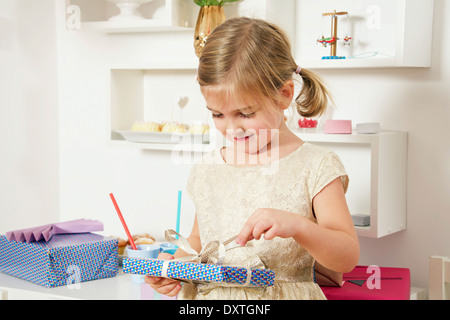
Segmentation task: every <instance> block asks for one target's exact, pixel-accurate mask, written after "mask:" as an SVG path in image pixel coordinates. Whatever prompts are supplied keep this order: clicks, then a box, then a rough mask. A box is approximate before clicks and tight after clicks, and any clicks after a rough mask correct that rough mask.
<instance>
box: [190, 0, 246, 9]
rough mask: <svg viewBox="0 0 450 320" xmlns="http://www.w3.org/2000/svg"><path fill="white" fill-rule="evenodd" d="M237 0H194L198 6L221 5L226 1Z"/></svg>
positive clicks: (234, 0)
mask: <svg viewBox="0 0 450 320" xmlns="http://www.w3.org/2000/svg"><path fill="white" fill-rule="evenodd" d="M236 1H239V0H194V3H195V4H197V5H199V6H202V7H203V6H223V5H224V4H225V3H227V2H236Z"/></svg>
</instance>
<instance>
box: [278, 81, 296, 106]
mask: <svg viewBox="0 0 450 320" xmlns="http://www.w3.org/2000/svg"><path fill="white" fill-rule="evenodd" d="M278 91H279V93H280V97H281V101H280V102H281V103H280V107H281V109H283V110H285V109H287V108H289V106H290V105H291V103H292V99H294V81H292V80H288V81H286V82H285V83H284V84H283V86H282V87H281V88H280V89H279V90H278Z"/></svg>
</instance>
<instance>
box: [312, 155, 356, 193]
mask: <svg viewBox="0 0 450 320" xmlns="http://www.w3.org/2000/svg"><path fill="white" fill-rule="evenodd" d="M316 170H317V171H316V178H315V182H314V185H313V186H312V188H311V190H312V194H311V199H313V198H314V197H315V196H316V195H317V194H318V193H319V192H320V191H322V189H323V188H325V187H326V186H327V185H328V184H330V183H331V182H332V181H333V180H335V179H336V178H339V177H340V178H341V181H342V186H343V187H344V192H347V189H348V183H349V178H348V175H347V172H346V171H345V168H344V165H343V164H342V162H341V159H340V158H339V157H338V155H336V154H335V153H334V152H329V153H327V154H326V155H325V156H324V157H323V158H322V161H321V162H320V165H319V166H318V167H317V169H316ZM313 181H314V179H313Z"/></svg>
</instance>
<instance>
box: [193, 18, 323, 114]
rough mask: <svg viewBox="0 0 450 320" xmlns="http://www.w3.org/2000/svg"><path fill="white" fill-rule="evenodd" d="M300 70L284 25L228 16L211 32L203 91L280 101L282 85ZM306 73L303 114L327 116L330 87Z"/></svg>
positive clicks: (202, 68) (300, 100)
mask: <svg viewBox="0 0 450 320" xmlns="http://www.w3.org/2000/svg"><path fill="white" fill-rule="evenodd" d="M297 68H298V65H297V64H296V62H295V60H294V58H293V57H292V53H291V45H290V42H289V39H288V37H287V36H286V34H285V33H284V32H283V31H282V30H281V29H280V28H279V27H277V26H276V25H274V24H272V23H269V22H266V21H264V20H259V19H251V18H246V17H241V18H234V19H230V20H227V21H226V22H224V23H223V24H222V25H220V26H219V27H217V28H216V29H215V30H214V31H213V32H212V33H211V34H210V35H209V36H208V38H207V40H206V44H205V46H204V48H203V51H202V53H201V56H200V64H199V68H198V81H199V84H200V86H201V88H202V90H208V89H213V90H216V92H219V93H222V94H225V95H230V94H231V95H234V96H235V97H241V98H242V99H243V101H250V100H251V99H258V100H259V102H260V103H265V102H269V103H272V104H276V105H277V104H278V103H279V101H280V98H281V97H280V93H279V89H280V88H281V87H282V86H283V85H284V84H285V83H286V81H288V80H292V79H293V74H294V72H295V71H296V70H297ZM300 75H301V77H302V79H303V86H302V90H301V92H300V94H299V95H298V97H296V99H295V101H296V103H297V111H298V113H299V114H300V115H301V116H303V117H314V116H318V115H321V114H323V113H324V112H325V110H326V107H327V105H328V99H329V97H330V94H329V92H328V90H327V88H326V86H325V85H324V83H323V82H322V80H321V79H320V77H319V76H318V75H317V74H315V73H314V72H312V71H309V70H306V69H302V70H301V71H300ZM261 99H263V100H266V101H261ZM267 100H268V101H267Z"/></svg>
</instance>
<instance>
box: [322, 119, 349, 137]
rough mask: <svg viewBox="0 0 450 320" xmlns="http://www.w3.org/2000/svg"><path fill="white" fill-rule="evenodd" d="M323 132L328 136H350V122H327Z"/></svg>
mask: <svg viewBox="0 0 450 320" xmlns="http://www.w3.org/2000/svg"><path fill="white" fill-rule="evenodd" d="M324 132H325V133H329V134H352V121H351V120H327V121H325V125H324Z"/></svg>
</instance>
